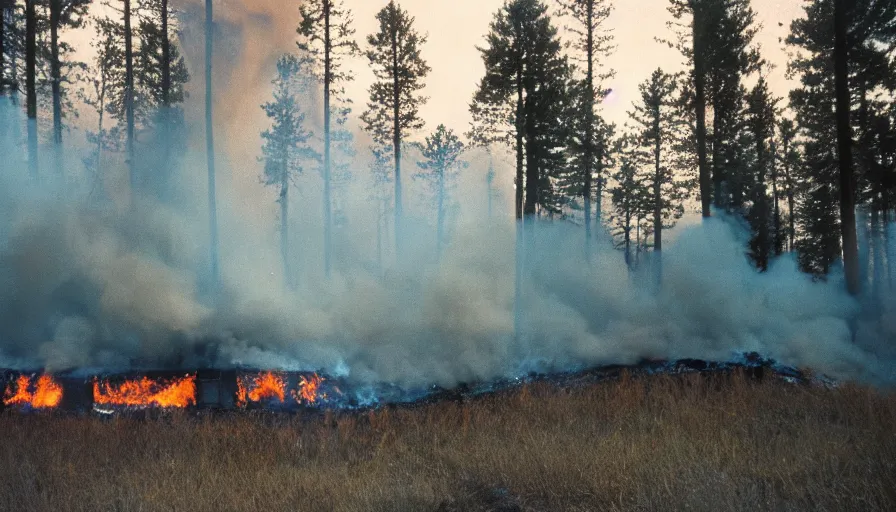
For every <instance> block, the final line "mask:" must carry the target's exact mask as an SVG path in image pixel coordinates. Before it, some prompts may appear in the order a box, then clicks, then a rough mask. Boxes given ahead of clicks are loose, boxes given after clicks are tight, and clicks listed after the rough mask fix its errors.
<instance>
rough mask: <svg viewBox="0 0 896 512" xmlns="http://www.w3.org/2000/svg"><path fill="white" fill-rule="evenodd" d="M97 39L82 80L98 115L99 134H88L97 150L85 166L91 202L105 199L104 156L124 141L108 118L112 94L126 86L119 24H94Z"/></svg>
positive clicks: (85, 97)
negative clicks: (90, 175)
mask: <svg viewBox="0 0 896 512" xmlns="http://www.w3.org/2000/svg"><path fill="white" fill-rule="evenodd" d="M94 27H95V32H96V35H97V37H96V39H94V40H93V41H92V42H91V46H92V47H93V49H94V51H95V52H96V56H95V57H94V60H93V63H92V64H90V65H88V66H87V69H86V76H85V77H84V79H82V81H81V82H82V90H81V92H80V96H81V101H83V102H84V104H86V105H87V106H89V107H91V108H92V109H93V110H94V112H95V113H96V115H97V128H96V131H90V130H88V132H87V141H88V142H89V143H91V144H92V146H93V148H94V149H93V151H92V152H91V153H90V155H89V156H88V157H87V158H86V159H85V166H86V168H87V170H88V173H89V174H92V178H91V180H90V181H91V183H90V191H89V192H88V195H87V197H88V201H90V200H92V199H93V198H94V197H95V196H98V195H99V196H100V198H101V199H102V198H104V190H103V187H102V181H103V178H104V168H103V162H104V155H105V152H106V151H110V150H111V151H115V150H118V149H119V148H118V145H117V144H116V142H117V141H118V140H119V138H120V133H119V132H120V131H121V130H120V126H117V125H115V126H112V127H111V128H110V127H109V125H108V124H107V122H106V121H107V120H106V115H107V113H108V112H107V111H108V109H109V105H110V99H111V95H112V91H113V90H114V88H115V86H116V84H120V83H122V80H123V75H122V73H121V66H120V65H119V63H120V62H121V59H122V48H121V45H120V44H119V39H118V35H117V33H116V30H115V23H114V22H113V21H111V20H109V19H108V18H102V19H99V20H96V21H95V22H94Z"/></svg>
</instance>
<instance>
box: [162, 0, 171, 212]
mask: <svg viewBox="0 0 896 512" xmlns="http://www.w3.org/2000/svg"><path fill="white" fill-rule="evenodd" d="M161 9H162V12H161V13H160V18H161V22H162V109H161V116H162V119H161V121H162V165H163V166H164V168H163V172H162V177H161V178H162V187H161V189H162V192H161V195H162V199H164V200H168V199H169V194H170V192H171V133H170V132H171V39H170V37H169V36H168V0H162V6H161Z"/></svg>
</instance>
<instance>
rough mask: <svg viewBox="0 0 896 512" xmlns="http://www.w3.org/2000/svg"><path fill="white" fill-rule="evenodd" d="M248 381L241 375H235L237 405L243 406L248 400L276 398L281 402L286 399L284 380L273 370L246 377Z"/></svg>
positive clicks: (258, 400)
mask: <svg viewBox="0 0 896 512" xmlns="http://www.w3.org/2000/svg"><path fill="white" fill-rule="evenodd" d="M247 380H248V382H246V381H244V380H243V378H242V377H237V380H236V386H237V400H236V402H237V405H238V406H240V407H245V406H246V404H247V403H248V402H250V401H251V402H261V401H262V400H274V399H276V400H278V401H280V402H281V403H282V402H283V401H284V400H285V399H286V380H285V379H284V378H283V377H282V376H280V375H277V374H276V373H274V372H264V373H260V374H258V375H257V376H255V377H254V378H251V377H248V378H247Z"/></svg>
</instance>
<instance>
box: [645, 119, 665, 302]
mask: <svg viewBox="0 0 896 512" xmlns="http://www.w3.org/2000/svg"><path fill="white" fill-rule="evenodd" d="M660 115H661V113H660V104H657V105H656V110H655V111H654V118H653V133H654V134H655V135H656V140H655V141H654V147H653V165H654V171H653V172H654V174H653V279H654V284H655V285H656V286H657V287H659V286H660V284H661V283H662V280H663V274H662V272H663V270H662V269H663V267H662V259H663V168H662V152H663V139H662V131H661V130H660V128H661V126H660V121H661V119H660ZM648 261H649V260H648Z"/></svg>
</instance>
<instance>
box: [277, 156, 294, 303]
mask: <svg viewBox="0 0 896 512" xmlns="http://www.w3.org/2000/svg"><path fill="white" fill-rule="evenodd" d="M282 160H283V163H282V164H281V165H282V166H283V168H282V169H281V171H280V200H279V203H280V258H281V259H282V261H283V282H284V284H285V285H286V288H287V289H292V288H293V279H292V268H291V265H290V264H289V172H288V170H287V164H286V158H283V159H282Z"/></svg>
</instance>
